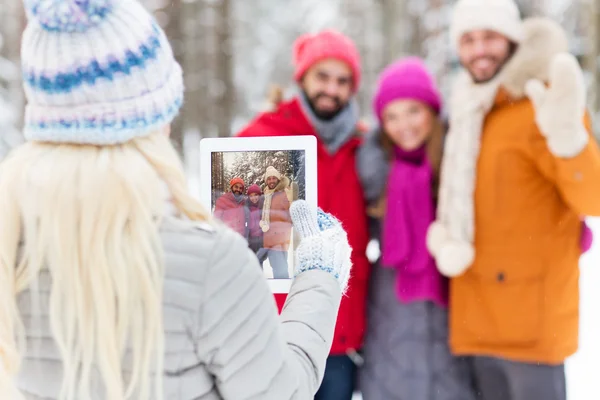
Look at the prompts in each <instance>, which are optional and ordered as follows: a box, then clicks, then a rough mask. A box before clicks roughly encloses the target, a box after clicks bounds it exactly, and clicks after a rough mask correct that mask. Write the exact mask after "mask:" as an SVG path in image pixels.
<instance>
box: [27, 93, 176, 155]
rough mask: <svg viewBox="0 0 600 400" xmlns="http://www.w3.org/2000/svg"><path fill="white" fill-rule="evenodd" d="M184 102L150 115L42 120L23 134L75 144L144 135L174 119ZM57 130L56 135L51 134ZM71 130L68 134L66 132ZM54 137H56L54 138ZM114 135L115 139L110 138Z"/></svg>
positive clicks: (96, 142)
mask: <svg viewBox="0 0 600 400" xmlns="http://www.w3.org/2000/svg"><path fill="white" fill-rule="evenodd" d="M182 105H183V98H181V97H179V98H177V99H175V101H174V102H173V103H172V104H171V105H170V106H168V107H167V108H166V109H165V110H163V111H162V112H157V113H155V114H153V115H151V116H144V115H137V116H134V117H131V118H128V119H123V120H113V121H109V120H96V119H85V120H81V119H74V120H60V121H52V122H45V121H40V122H36V123H35V124H31V125H29V126H27V130H26V134H27V136H30V137H32V138H35V140H39V141H52V142H62V141H71V142H72V141H74V139H75V138H77V140H76V142H78V143H93V144H110V143H117V142H121V141H122V140H123V136H122V134H123V133H126V134H129V135H131V136H136V135H135V133H139V135H144V134H146V133H147V132H148V131H151V130H152V129H157V128H160V127H161V126H164V125H165V124H168V123H169V122H170V121H172V120H173V118H175V116H176V115H177V113H178V112H179V109H180V108H181V106H182ZM53 132H57V133H58V134H57V135H53ZM68 132H70V133H68ZM55 136H56V137H55ZM113 137H115V138H116V139H113Z"/></svg>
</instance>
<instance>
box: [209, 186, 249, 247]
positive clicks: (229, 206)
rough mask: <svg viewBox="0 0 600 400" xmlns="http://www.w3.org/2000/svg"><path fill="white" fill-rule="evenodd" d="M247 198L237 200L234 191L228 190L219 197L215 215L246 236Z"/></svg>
mask: <svg viewBox="0 0 600 400" xmlns="http://www.w3.org/2000/svg"><path fill="white" fill-rule="evenodd" d="M246 213H247V211H246V200H245V199H244V198H242V199H241V200H239V201H236V199H235V197H234V195H233V193H231V192H227V193H225V194H224V195H223V196H221V197H219V198H218V199H217V203H216V204H215V212H214V216H215V217H216V218H218V219H220V220H221V221H223V222H224V223H225V224H226V225H227V226H229V227H230V228H231V229H233V230H234V231H236V232H237V233H239V234H240V235H242V236H244V237H246Z"/></svg>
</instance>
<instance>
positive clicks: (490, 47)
mask: <svg viewBox="0 0 600 400" xmlns="http://www.w3.org/2000/svg"><path fill="white" fill-rule="evenodd" d="M511 52H512V45H511V42H510V41H509V40H508V39H507V38H506V37H505V36H503V35H501V34H499V33H497V32H494V31H489V30H477V31H471V32H467V33H465V34H464V35H463V36H461V38H460V41H459V45H458V55H459V57H460V62H461V64H462V65H463V66H464V67H465V68H466V69H467V71H469V73H470V74H471V76H472V77H473V80H474V81H475V82H476V83H485V82H488V81H490V80H491V79H493V78H494V77H495V76H496V75H497V74H498V72H500V70H501V69H502V67H503V66H504V64H505V63H506V61H508V59H509V57H510V55H511Z"/></svg>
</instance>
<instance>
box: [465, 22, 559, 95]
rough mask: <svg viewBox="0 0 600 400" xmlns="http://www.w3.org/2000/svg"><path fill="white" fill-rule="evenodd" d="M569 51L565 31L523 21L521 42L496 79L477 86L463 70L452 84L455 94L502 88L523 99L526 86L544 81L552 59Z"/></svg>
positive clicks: (547, 23) (546, 78) (551, 23)
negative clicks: (532, 81) (466, 89)
mask: <svg viewBox="0 0 600 400" xmlns="http://www.w3.org/2000/svg"><path fill="white" fill-rule="evenodd" d="M568 48H569V45H568V39H567V34H566V32H565V31H564V29H563V28H562V27H561V26H560V25H559V24H558V23H556V22H554V21H553V20H551V19H549V18H540V17H536V18H528V19H525V20H523V40H522V42H521V43H520V44H519V45H518V48H517V50H516V51H515V54H514V55H513V56H512V58H511V59H510V60H509V61H508V62H507V63H506V65H505V66H504V67H503V69H502V71H501V72H500V73H499V74H498V76H497V77H496V78H495V79H493V80H492V82H489V83H487V84H485V85H477V84H475V83H474V82H473V80H472V78H471V76H470V75H469V73H468V72H467V71H465V70H464V69H463V70H462V71H461V72H460V74H459V77H458V78H457V81H456V83H455V85H454V93H460V92H461V91H462V90H463V89H464V87H465V85H468V86H486V85H490V86H496V85H499V86H501V87H502V88H503V89H505V90H506V91H507V92H508V94H509V95H510V96H511V97H512V98H513V99H515V100H517V99H522V98H524V97H525V96H526V94H525V84H526V83H527V81H529V80H530V79H539V80H541V81H544V82H546V81H547V80H548V76H549V72H550V64H551V61H552V59H553V58H554V56H556V55H557V54H559V53H564V52H567V51H568Z"/></svg>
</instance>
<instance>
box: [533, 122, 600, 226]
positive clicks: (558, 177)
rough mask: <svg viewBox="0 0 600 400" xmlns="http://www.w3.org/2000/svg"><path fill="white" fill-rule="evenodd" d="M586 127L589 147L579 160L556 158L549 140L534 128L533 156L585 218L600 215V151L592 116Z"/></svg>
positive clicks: (543, 172) (577, 158)
mask: <svg viewBox="0 0 600 400" xmlns="http://www.w3.org/2000/svg"><path fill="white" fill-rule="evenodd" d="M585 127H586V129H587V131H588V135H590V140H589V142H588V144H587V146H586V147H585V148H584V149H583V150H582V151H581V152H580V153H579V154H578V155H576V156H575V157H572V158H560V157H556V156H554V155H553V154H552V153H551V152H550V150H549V149H548V146H547V145H546V139H545V138H544V137H543V136H542V134H541V133H540V132H539V130H538V128H537V126H535V127H534V129H535V132H534V138H533V141H534V145H533V146H532V154H531V157H532V158H533V159H534V160H536V162H537V165H538V168H539V169H540V171H541V172H542V174H544V176H545V177H546V178H547V179H549V180H551V181H552V182H554V183H555V184H556V186H557V189H558V191H559V192H560V194H561V196H562V198H563V200H564V201H565V202H566V203H567V204H568V205H569V207H570V208H571V209H572V210H573V211H575V212H576V213H578V214H579V215H581V216H600V150H599V149H598V143H597V142H596V140H595V138H594V136H593V135H592V133H591V132H592V129H591V121H590V118H589V115H586V118H585Z"/></svg>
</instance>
